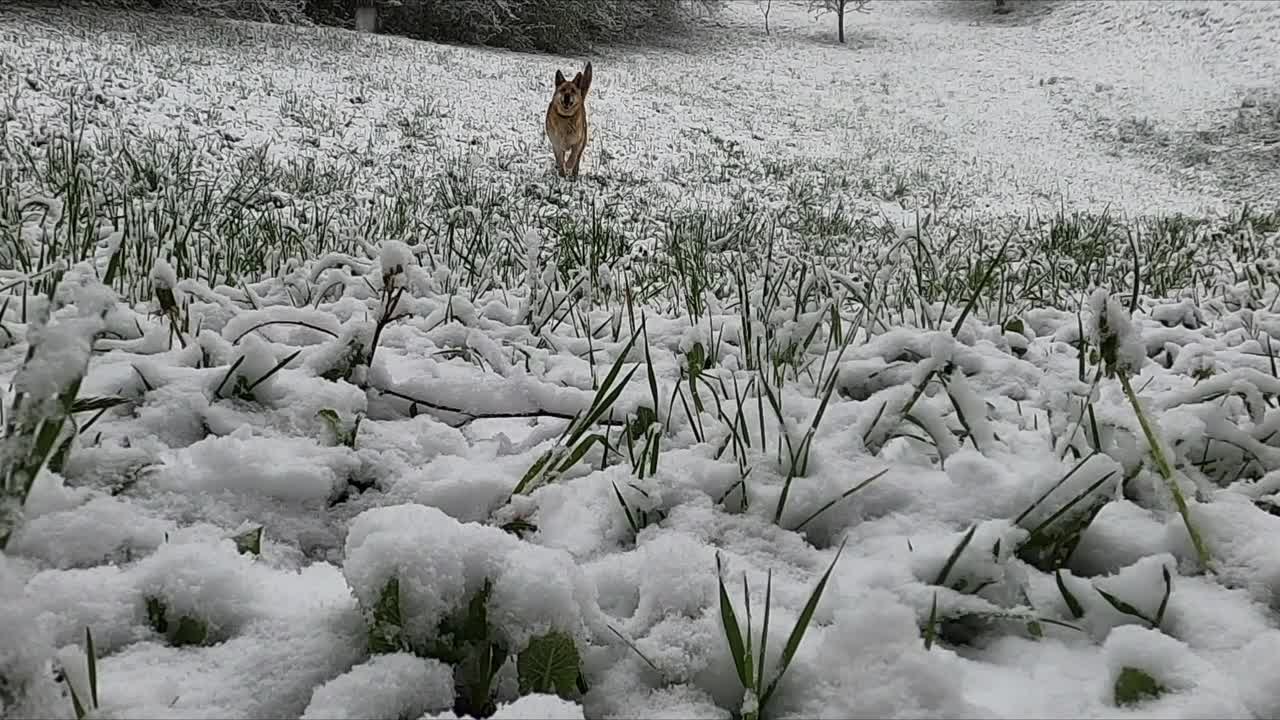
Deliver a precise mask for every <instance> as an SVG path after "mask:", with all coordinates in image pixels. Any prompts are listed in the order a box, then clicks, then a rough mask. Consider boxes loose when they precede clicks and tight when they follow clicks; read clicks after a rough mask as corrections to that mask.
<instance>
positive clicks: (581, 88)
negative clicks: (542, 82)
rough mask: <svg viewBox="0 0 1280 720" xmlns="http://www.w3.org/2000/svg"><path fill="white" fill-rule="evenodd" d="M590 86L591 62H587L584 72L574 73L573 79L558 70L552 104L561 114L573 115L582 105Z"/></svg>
mask: <svg viewBox="0 0 1280 720" xmlns="http://www.w3.org/2000/svg"><path fill="white" fill-rule="evenodd" d="M590 88H591V63H587V66H586V67H585V68H583V70H582V72H580V73H578V74H577V75H574V76H573V79H572V80H566V79H565V77H564V73H562V72H560V71H559V70H556V91H555V95H554V96H552V98H551V104H552V105H553V106H554V107H555V109H556V112H558V113H560V114H561V115H572V114H574V113H575V112H577V111H578V108H579V107H581V106H582V102H583V101H584V100H585V99H586V97H587V90H589V89H590Z"/></svg>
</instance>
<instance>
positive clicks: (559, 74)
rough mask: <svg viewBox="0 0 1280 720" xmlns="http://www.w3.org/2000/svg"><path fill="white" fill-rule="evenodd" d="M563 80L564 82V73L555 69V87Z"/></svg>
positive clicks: (561, 83) (562, 82)
mask: <svg viewBox="0 0 1280 720" xmlns="http://www.w3.org/2000/svg"><path fill="white" fill-rule="evenodd" d="M564 82H565V81H564V73H562V72H560V71H559V70H556V87H560V86H561V85H563V84H564Z"/></svg>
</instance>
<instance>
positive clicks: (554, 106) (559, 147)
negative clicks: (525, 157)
mask: <svg viewBox="0 0 1280 720" xmlns="http://www.w3.org/2000/svg"><path fill="white" fill-rule="evenodd" d="M590 88H591V63H589V62H588V63H587V66H586V67H585V68H584V69H583V70H582V72H580V73H578V74H577V75H575V76H574V77H573V80H565V79H564V73H562V72H560V71H559V70H556V90H555V94H554V95H552V96H551V104H550V105H548V106H547V122H546V131H547V139H548V140H550V141H551V150H552V152H554V153H555V154H556V172H558V173H560V176H561V177H564V175H565V174H566V173H568V174H571V175H573V176H574V177H577V176H578V165H579V164H581V163H582V151H583V150H586V148H587V90H589V89H590Z"/></svg>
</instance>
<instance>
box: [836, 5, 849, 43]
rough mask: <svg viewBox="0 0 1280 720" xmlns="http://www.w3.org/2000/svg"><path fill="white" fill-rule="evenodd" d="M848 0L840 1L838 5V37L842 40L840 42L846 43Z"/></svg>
mask: <svg viewBox="0 0 1280 720" xmlns="http://www.w3.org/2000/svg"><path fill="white" fill-rule="evenodd" d="M847 3H848V0H839V2H838V3H837V5H836V35H837V37H839V38H840V42H841V43H842V44H843V43H844V9H845V5H846V4H847Z"/></svg>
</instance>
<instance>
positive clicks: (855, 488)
mask: <svg viewBox="0 0 1280 720" xmlns="http://www.w3.org/2000/svg"><path fill="white" fill-rule="evenodd" d="M888 472H889V468H885V469H884V470H881V471H880V472H878V473H876V474H874V475H872V476H871V477H869V478H867V479H866V480H863V481H862V482H860V483H858V484H857V485H854V486H853V487H851V488H849V489H848V490H845V491H844V492H842V493H840V496H839V497H836V498H834V499H832V500H828V501H827V502H826V503H825V504H824V505H823V506H822V507H820V508H818V509H817V510H814V511H813V512H812V513H811V514H810V515H809V517H806V518H805V519H804V520H802V521H801V522H800V524H799V525H796V526H795V527H794V528H792V532H800V531H801V530H803V529H804V526H805V525H808V524H809V523H811V522H813V521H814V520H815V519H816V518H817V517H818V516H819V515H821V514H822V513H824V512H826V511H828V510H830V509H831V508H833V507H835V506H836V504H837V503H839V502H840V501H841V500H844V499H846V498H848V497H849V496H850V495H853V494H854V493H856V492H858V491H859V490H861V489H862V488H864V487H866V486H868V485H870V484H871V483H872V482H874V481H875V480H876V479H878V478H880V477H883V476H884V475H885V474H886V473H888Z"/></svg>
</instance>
